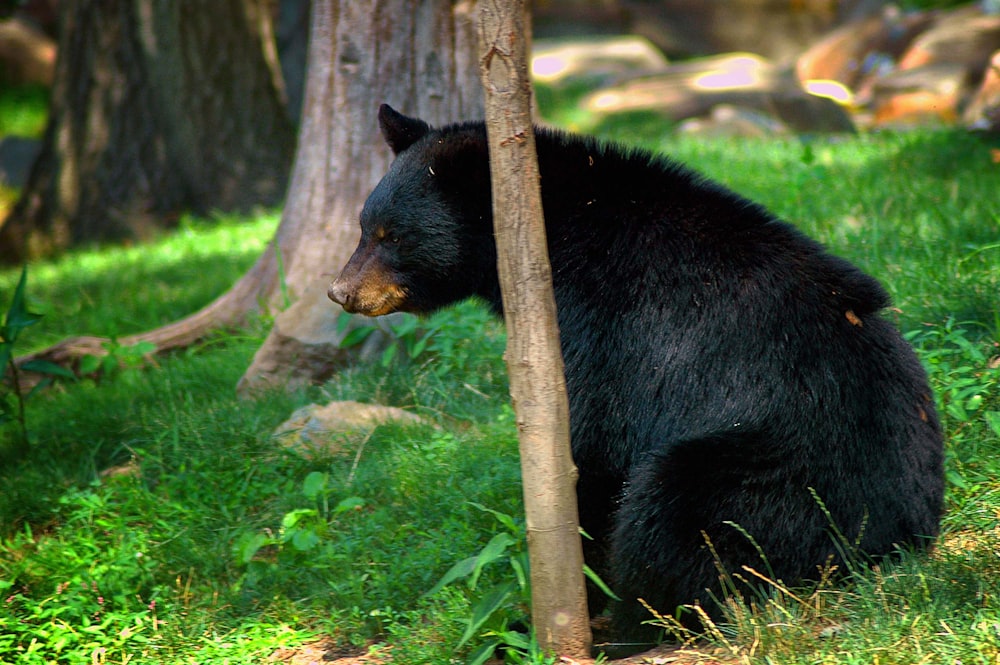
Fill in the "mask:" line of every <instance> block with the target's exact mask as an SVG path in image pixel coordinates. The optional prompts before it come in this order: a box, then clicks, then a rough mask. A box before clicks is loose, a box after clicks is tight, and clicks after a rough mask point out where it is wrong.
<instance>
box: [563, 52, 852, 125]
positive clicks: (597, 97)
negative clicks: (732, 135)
mask: <svg viewBox="0 0 1000 665" xmlns="http://www.w3.org/2000/svg"><path fill="white" fill-rule="evenodd" d="M582 103H583V104H584V106H585V107H586V108H587V109H588V110H589V111H591V112H593V113H595V114H598V115H610V114H613V113H623V112H635V111H651V112H655V113H659V114H661V115H663V116H664V117H665V118H669V119H671V120H673V121H675V122H680V121H682V120H686V119H689V118H699V117H705V116H710V115H711V113H712V109H713V108H714V107H716V106H719V105H720V104H724V105H729V106H733V107H739V108H742V109H752V110H754V111H757V112H760V113H764V114H767V115H769V116H772V117H773V118H774V119H775V120H777V121H780V122H781V123H782V124H783V125H785V126H787V127H788V128H789V129H791V130H793V131H796V132H850V131H853V130H854V125H853V124H852V122H851V119H850V117H849V116H848V114H847V112H846V111H844V110H843V109H842V108H841V107H840V106H838V105H837V104H836V103H835V102H833V101H832V100H831V99H828V98H826V97H820V96H816V95H811V94H809V93H807V92H806V91H805V90H803V89H802V87H801V86H800V85H799V84H798V81H797V80H796V78H795V76H794V74H793V73H792V72H791V71H790V70H788V69H787V68H779V67H776V66H774V65H773V64H772V63H770V62H768V61H767V60H765V59H764V58H761V57H759V56H756V55H752V54H747V53H730V54H725V55H721V56H716V57H712V58H703V59H699V60H693V61H689V62H685V63H681V64H677V65H671V66H670V67H668V68H667V69H666V70H665V72H664V73H663V74H659V75H654V76H644V77H639V78H635V79H631V80H628V81H625V82H623V83H621V84H619V85H615V86H610V87H606V88H603V89H600V90H596V91H594V92H593V93H591V94H590V95H588V96H586V97H585V98H584V99H583V102H582Z"/></svg>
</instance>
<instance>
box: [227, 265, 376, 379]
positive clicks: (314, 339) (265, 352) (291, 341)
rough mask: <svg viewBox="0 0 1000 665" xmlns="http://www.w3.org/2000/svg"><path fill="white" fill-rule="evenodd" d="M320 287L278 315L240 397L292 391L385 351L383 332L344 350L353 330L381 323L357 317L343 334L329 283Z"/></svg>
mask: <svg viewBox="0 0 1000 665" xmlns="http://www.w3.org/2000/svg"><path fill="white" fill-rule="evenodd" d="M322 287H323V288H320V287H317V288H315V289H312V290H310V291H309V292H307V293H306V294H304V295H303V296H302V298H300V299H299V300H298V301H296V302H295V303H294V304H293V305H292V306H291V307H289V308H288V309H286V310H285V311H283V312H281V313H280V314H278V316H276V317H275V319H274V326H273V327H272V329H271V332H270V333H269V334H268V336H267V339H266V340H264V343H263V344H262V345H261V347H260V348H259V349H257V353H256V354H254V357H253V362H252V363H251V364H250V367H249V368H248V369H247V371H246V373H245V374H244V375H243V377H242V378H241V379H240V382H239V384H238V385H237V386H236V391H237V393H239V394H241V395H249V394H253V393H256V392H258V391H261V390H265V389H267V388H270V387H275V386H284V387H286V388H287V389H288V390H294V389H297V388H301V387H302V386H306V385H312V384H316V383H321V382H323V381H325V380H327V379H329V378H330V377H331V376H333V374H334V373H335V372H336V371H337V370H338V369H341V368H342V367H344V366H346V365H348V364H349V363H352V362H363V361H365V360H367V359H369V358H372V357H374V356H375V354H377V353H378V352H379V351H381V349H382V348H384V346H385V344H386V343H387V337H386V335H385V334H384V333H382V331H381V330H376V331H374V332H373V333H372V334H371V335H370V336H369V337H368V338H367V339H366V340H365V342H364V343H363V344H362V345H361V346H360V347H355V348H350V349H342V348H340V343H341V341H342V340H343V339H344V337H345V336H346V335H347V334H348V333H349V332H350V331H351V330H353V329H354V328H356V327H358V326H360V325H377V324H373V323H372V321H371V320H366V319H362V318H361V317H353V318H352V320H351V323H350V324H349V325H348V326H347V328H346V329H344V330H339V329H338V321H339V317H340V314H341V313H342V312H343V310H341V309H340V308H339V307H337V306H335V305H333V303H331V302H330V301H329V299H328V298H327V297H326V291H325V284H324V285H322Z"/></svg>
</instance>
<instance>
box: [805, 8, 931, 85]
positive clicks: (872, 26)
mask: <svg viewBox="0 0 1000 665" xmlns="http://www.w3.org/2000/svg"><path fill="white" fill-rule="evenodd" d="M933 22H934V16H933V15H932V14H929V13H926V12H920V13H914V14H904V13H902V12H900V11H898V10H896V11H885V12H883V13H882V14H880V15H878V16H871V17H868V18H864V19H860V20H858V21H853V22H851V23H848V24H847V25H843V26H841V27H839V28H837V29H835V30H833V31H832V32H830V33H829V34H827V35H826V36H825V37H823V38H821V39H820V40H819V41H817V42H816V43H814V44H813V45H812V46H810V47H809V48H808V49H806V51H805V52H804V53H802V55H800V56H799V57H798V60H797V61H796V63H795V72H796V74H797V75H798V78H799V81H800V82H801V83H802V84H803V85H805V84H806V82H807V81H812V80H833V81H839V82H840V83H843V84H844V85H846V86H848V87H849V88H851V89H853V90H858V89H859V87H860V84H861V82H862V81H863V80H864V79H865V78H868V77H871V76H880V75H882V74H884V73H886V72H888V71H892V70H893V69H895V66H896V62H897V61H898V60H899V58H900V56H901V55H902V54H903V52H904V51H905V50H906V49H907V48H908V47H909V45H910V43H911V42H912V41H913V39H914V38H915V37H916V36H917V35H918V34H920V33H921V32H922V31H923V30H925V29H926V28H927V27H928V26H929V25H931V24H932V23H933Z"/></svg>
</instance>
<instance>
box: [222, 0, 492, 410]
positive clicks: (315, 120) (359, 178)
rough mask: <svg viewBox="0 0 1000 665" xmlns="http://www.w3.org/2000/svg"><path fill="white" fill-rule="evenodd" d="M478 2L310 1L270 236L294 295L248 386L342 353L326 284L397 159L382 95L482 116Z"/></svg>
mask: <svg viewBox="0 0 1000 665" xmlns="http://www.w3.org/2000/svg"><path fill="white" fill-rule="evenodd" d="M471 10H472V5H471V4H467V3H459V4H452V2H450V0H317V2H314V3H313V7H312V34H311V37H310V46H309V57H308V71H307V79H306V96H305V104H304V110H303V115H302V125H301V129H300V133H299V147H298V153H297V155H296V160H295V170H294V173H293V175H292V183H291V186H290V188H289V191H288V198H287V201H286V204H285V210H284V214H283V216H282V219H281V225H280V227H279V229H278V233H277V236H276V238H275V242H276V243H277V246H278V247H279V248H280V249H281V255H282V257H283V259H284V265H285V266H286V268H287V270H288V272H287V275H286V276H285V280H286V284H287V287H288V289H289V291H290V292H291V294H292V296H293V297H294V298H295V299H296V301H295V303H294V304H293V305H292V306H291V307H290V308H289V309H288V310H286V311H284V312H282V313H281V314H279V315H278V317H277V318H276V320H275V325H274V328H273V329H272V331H271V333H270V335H269V336H268V338H267V340H265V342H264V344H263V345H262V346H261V348H260V350H258V352H257V354H256V356H255V357H254V361H253V364H252V365H251V366H250V368H249V369H248V370H247V372H246V374H245V375H244V377H243V379H242V380H241V381H240V386H239V388H240V390H241V391H247V390H251V389H254V388H256V387H258V386H262V385H271V384H288V383H289V382H291V383H292V384H297V383H303V382H314V381H321V380H323V379H326V378H328V377H329V376H330V375H331V374H332V373H333V372H334V371H335V370H336V369H337V367H339V366H340V365H342V364H343V363H344V362H345V360H346V359H347V356H346V355H345V353H344V352H343V351H341V350H340V349H339V348H338V347H337V343H338V341H339V339H340V335H338V333H337V330H336V328H337V325H336V322H337V317H338V316H339V315H340V313H341V310H340V309H339V308H337V307H335V306H333V305H332V304H331V303H330V301H329V299H328V298H327V297H326V289H327V283H328V282H329V278H328V277H329V275H331V274H332V273H333V272H334V271H336V270H337V269H338V268H339V267H340V266H342V265H343V264H345V263H346V262H347V259H348V258H350V255H351V252H353V250H354V247H355V246H356V245H357V243H358V237H359V234H360V227H359V226H358V221H357V220H358V213H359V212H360V210H361V206H362V205H363V204H364V201H365V198H367V196H368V193H369V192H370V191H371V190H372V189H373V188H374V187H375V185H376V184H377V183H378V180H379V178H381V176H382V175H383V174H384V173H385V171H386V170H387V169H388V166H389V162H390V159H391V153H390V151H389V150H388V148H386V147H385V142H384V141H383V140H382V138H381V136H380V135H379V131H378V123H377V121H376V110H377V109H378V106H379V104H380V103H382V102H387V103H390V104H392V105H394V106H396V107H397V108H401V109H406V111H407V112H408V113H412V114H415V115H419V116H420V117H423V118H427V119H428V120H429V121H431V122H435V123H445V122H452V121H455V120H458V119H461V118H467V117H481V116H482V93H481V91H480V87H479V81H478V79H477V77H476V67H475V50H474V49H475V32H474V30H475V27H474V25H473V21H472V16H471ZM264 258H265V259H266V258H267V256H265V257H264Z"/></svg>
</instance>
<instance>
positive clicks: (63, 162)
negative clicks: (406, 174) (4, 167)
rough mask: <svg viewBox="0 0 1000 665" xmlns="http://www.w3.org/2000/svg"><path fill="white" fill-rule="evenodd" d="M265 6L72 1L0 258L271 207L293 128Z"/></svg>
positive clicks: (250, 0)
mask: <svg viewBox="0 0 1000 665" xmlns="http://www.w3.org/2000/svg"><path fill="white" fill-rule="evenodd" d="M266 7H267V3H266V2H265V0H176V1H175V0H131V1H127V2H101V1H100V0H70V1H67V2H64V3H61V4H60V8H59V9H60V29H59V56H58V59H57V62H56V72H55V80H54V83H53V89H52V96H51V98H52V102H51V107H50V113H49V124H48V127H47V129H46V133H45V137H44V141H43V148H42V152H41V154H40V155H39V158H38V160H37V161H36V163H35V166H34V168H33V169H32V173H31V176H30V178H29V181H28V183H27V185H26V187H25V189H24V192H23V194H22V196H21V198H20V200H19V202H18V204H17V206H16V207H15V209H14V211H13V212H12V214H11V216H10V217H9V218H8V220H7V222H6V223H5V224H4V225H3V227H2V228H0V260H4V261H6V262H22V261H25V260H27V259H28V258H32V257H36V256H40V255H46V254H52V253H54V252H58V251H60V250H63V249H66V248H67V247H70V246H73V245H75V244H79V243H82V242H94V241H101V240H121V239H130V238H142V237H144V236H146V235H147V234H148V233H149V231H150V230H151V229H152V228H153V227H157V226H162V225H164V224H170V223H171V222H172V221H175V220H176V219H177V217H178V216H179V215H180V213H182V212H184V211H193V212H195V213H199V214H206V213H209V212H212V211H213V210H241V211H245V210H249V209H250V208H252V207H253V206H255V205H261V204H263V205H274V204H276V203H277V202H278V201H279V200H280V198H281V196H282V194H283V193H284V187H285V184H286V182H287V177H288V170H289V168H290V166H291V158H292V149H293V147H294V133H293V130H292V127H291V123H290V122H289V120H288V118H287V116H286V113H285V109H284V106H283V102H282V99H281V77H280V73H279V72H278V69H277V61H276V58H275V56H274V48H273V38H272V35H271V23H270V16H269V14H268V12H267V11H266Z"/></svg>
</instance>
